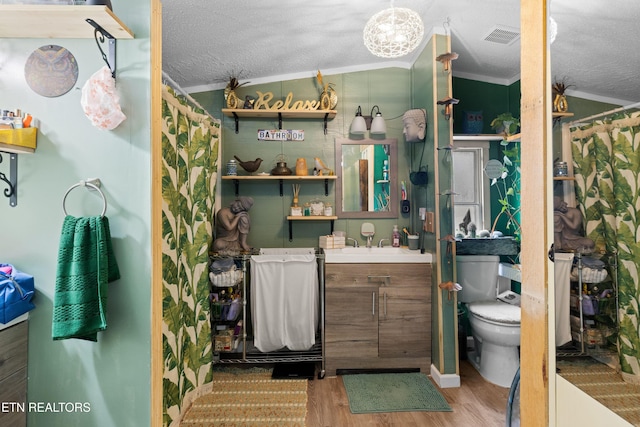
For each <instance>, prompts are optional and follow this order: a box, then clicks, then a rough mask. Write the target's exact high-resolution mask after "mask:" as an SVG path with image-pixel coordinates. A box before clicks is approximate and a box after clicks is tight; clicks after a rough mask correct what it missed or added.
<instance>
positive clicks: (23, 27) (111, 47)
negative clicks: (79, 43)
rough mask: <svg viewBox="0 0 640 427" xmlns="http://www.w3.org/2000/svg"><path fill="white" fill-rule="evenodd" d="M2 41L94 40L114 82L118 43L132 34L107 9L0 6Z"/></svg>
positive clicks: (100, 7)
mask: <svg viewBox="0 0 640 427" xmlns="http://www.w3.org/2000/svg"><path fill="white" fill-rule="evenodd" d="M0 38H31V39H59V38H67V39H91V38H93V39H95V40H96V43H97V44H98V49H99V50H100V54H101V55H102V59H103V60H104V62H105V63H106V64H107V66H108V67H109V69H110V70H111V75H112V76H113V78H114V79H115V77H116V40H117V39H132V38H133V32H132V31H131V30H130V29H128V28H127V27H126V25H124V24H123V23H122V22H121V21H120V20H119V19H118V17H117V16H116V15H114V14H113V12H112V11H111V9H109V8H108V7H107V6H94V5H90V6H86V5H85V6H71V5H68V6H67V5H40V4H27V5H24V4H15V5H14V4H7V5H0ZM103 45H104V46H105V47H106V52H105V49H103V48H102V46H103Z"/></svg>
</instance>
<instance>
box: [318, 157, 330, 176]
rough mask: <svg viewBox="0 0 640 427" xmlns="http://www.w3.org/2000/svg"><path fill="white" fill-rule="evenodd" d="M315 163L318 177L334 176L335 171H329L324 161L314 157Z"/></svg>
mask: <svg viewBox="0 0 640 427" xmlns="http://www.w3.org/2000/svg"><path fill="white" fill-rule="evenodd" d="M313 160H314V162H315V169H316V172H317V174H318V176H324V175H329V176H331V175H333V174H334V173H333V170H332V169H329V168H328V167H327V165H325V164H324V162H323V161H322V159H321V158H320V157H314V158H313Z"/></svg>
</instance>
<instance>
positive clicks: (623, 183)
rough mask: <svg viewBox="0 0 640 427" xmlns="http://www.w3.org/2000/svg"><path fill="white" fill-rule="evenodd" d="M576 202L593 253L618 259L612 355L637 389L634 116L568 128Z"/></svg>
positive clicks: (638, 244)
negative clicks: (615, 349)
mask: <svg viewBox="0 0 640 427" xmlns="http://www.w3.org/2000/svg"><path fill="white" fill-rule="evenodd" d="M571 140H572V147H571V149H572V156H573V163H574V176H575V179H576V181H575V187H576V188H575V190H576V199H577V201H578V203H579V208H580V209H581V211H582V214H583V216H584V218H585V222H584V223H585V232H586V235H587V237H589V238H591V239H592V240H593V241H594V242H596V249H600V250H604V251H605V252H606V253H608V254H613V253H617V254H618V290H619V305H618V318H619V336H618V355H619V358H620V365H621V368H622V376H623V378H624V379H625V381H629V382H634V383H640V329H639V323H640V292H639V289H640V286H639V279H640V112H633V113H620V114H616V115H615V116H612V117H611V118H609V119H605V120H597V121H594V122H593V123H591V124H588V125H585V126H579V127H574V128H571Z"/></svg>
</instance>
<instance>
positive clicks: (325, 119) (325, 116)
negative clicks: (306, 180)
mask: <svg viewBox="0 0 640 427" xmlns="http://www.w3.org/2000/svg"><path fill="white" fill-rule="evenodd" d="M327 120H329V113H325V114H324V121H323V122H324V126H323V129H324V134H325V135H326V134H327ZM325 182H326V181H325Z"/></svg>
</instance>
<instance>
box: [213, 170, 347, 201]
mask: <svg viewBox="0 0 640 427" xmlns="http://www.w3.org/2000/svg"><path fill="white" fill-rule="evenodd" d="M337 178H338V177H337V176H336V175H328V176H317V175H306V176H304V175H225V176H223V177H222V179H224V180H233V183H234V184H235V186H236V196H238V195H239V194H240V181H274V180H277V181H279V183H280V197H282V196H283V195H284V188H283V186H284V181H324V195H325V196H328V195H329V181H330V180H336V179H337Z"/></svg>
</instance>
